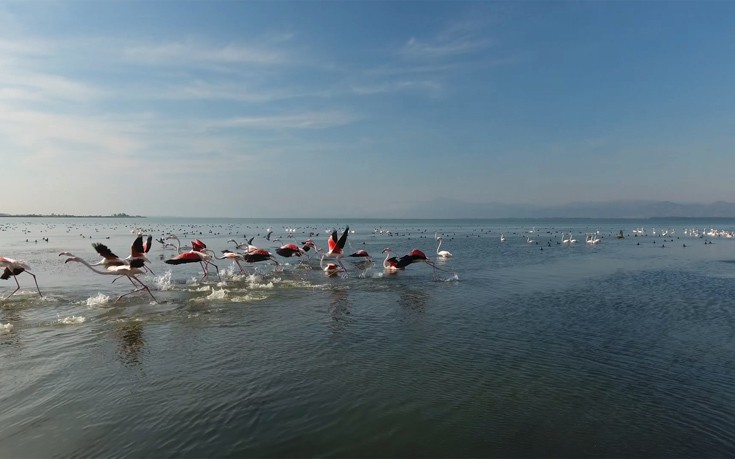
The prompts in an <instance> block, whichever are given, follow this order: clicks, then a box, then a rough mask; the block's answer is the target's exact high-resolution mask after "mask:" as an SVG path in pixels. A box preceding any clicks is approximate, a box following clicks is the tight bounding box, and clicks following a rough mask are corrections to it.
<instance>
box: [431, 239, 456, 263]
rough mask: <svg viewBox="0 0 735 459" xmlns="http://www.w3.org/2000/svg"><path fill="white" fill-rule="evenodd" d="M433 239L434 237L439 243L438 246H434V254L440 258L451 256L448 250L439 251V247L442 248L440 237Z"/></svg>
mask: <svg viewBox="0 0 735 459" xmlns="http://www.w3.org/2000/svg"><path fill="white" fill-rule="evenodd" d="M434 237H436V240H437V241H439V245H438V246H436V254H437V255H439V256H440V257H442V258H450V257H451V256H452V252H449V251H448V250H441V251H440V250H439V247H441V246H442V241H443V239H442V238H441V237H437V236H436V235H435V236H434Z"/></svg>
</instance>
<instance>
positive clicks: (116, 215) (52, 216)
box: [0, 213, 145, 218]
mask: <svg viewBox="0 0 735 459" xmlns="http://www.w3.org/2000/svg"><path fill="white" fill-rule="evenodd" d="M0 217H23V218H26V217H27V218H145V217H144V216H142V215H128V214H126V213H119V214H112V215H71V214H3V213H0Z"/></svg>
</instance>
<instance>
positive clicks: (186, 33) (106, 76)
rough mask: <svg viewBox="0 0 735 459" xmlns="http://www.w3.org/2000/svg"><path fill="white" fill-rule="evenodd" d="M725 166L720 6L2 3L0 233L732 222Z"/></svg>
mask: <svg viewBox="0 0 735 459" xmlns="http://www.w3.org/2000/svg"><path fill="white" fill-rule="evenodd" d="M734 146H735V3H731V2H624V1H616V2H601V1H595V2H550V1H544V2H530V1H529V2H461V1H452V2H442V1H426V2H422V1H391V2H388V1H386V2H381V1H366V2H359V1H349V2H348V1H345V2H338V1H330V2H311V1H299V2H295V1H294V2H286V1H280V2H279V1H276V2H265V1H257V2H255V1H253V2H239V1H190V2H187V1H157V2H156V1H153V2H149V1H110V0H106V1H102V2H97V1H36V0H32V1H22V2H12V1H10V2H9V1H5V2H0V152H2V165H3V166H2V172H3V181H4V185H5V186H4V189H5V190H6V193H5V196H4V199H3V202H2V205H0V212H6V213H25V212H32V213H51V212H55V213H75V214H110V213H116V212H128V213H133V214H143V215H150V216H192V217H228V216H232V217H285V218H288V217H352V218H356V217H397V216H411V209H413V208H414V207H415V206H417V205H420V204H422V203H425V202H431V201H433V200H434V199H455V200H459V201H466V202H472V203H483V202H502V203H518V204H533V205H540V206H552V205H558V204H564V203H567V202H575V201H609V200H625V199H655V200H659V199H661V200H672V201H680V202H712V201H716V200H729V201H735V188H733V187H732V179H731V175H732V173H733V171H735V148H733V147H734ZM441 212H442V209H437V216H441Z"/></svg>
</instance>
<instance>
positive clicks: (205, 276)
mask: <svg viewBox="0 0 735 459" xmlns="http://www.w3.org/2000/svg"><path fill="white" fill-rule="evenodd" d="M199 264H200V265H201V266H202V272H203V273H204V275H203V276H202V278H201V279H200V280H204V279H205V278H208V277H209V271H207V265H205V264H204V262H203V261H200V262H199Z"/></svg>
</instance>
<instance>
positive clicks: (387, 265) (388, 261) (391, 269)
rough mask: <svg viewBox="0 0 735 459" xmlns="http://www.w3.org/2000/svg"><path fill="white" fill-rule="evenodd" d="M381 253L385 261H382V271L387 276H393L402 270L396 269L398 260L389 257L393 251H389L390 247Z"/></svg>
mask: <svg viewBox="0 0 735 459" xmlns="http://www.w3.org/2000/svg"><path fill="white" fill-rule="evenodd" d="M383 253H384V254H386V255H385V260H383V269H385V271H386V272H387V273H389V274H395V273H397V272H398V271H400V270H401V269H403V268H399V267H398V258H396V257H391V255H393V251H392V250H391V249H390V247H386V248H385V249H383Z"/></svg>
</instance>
